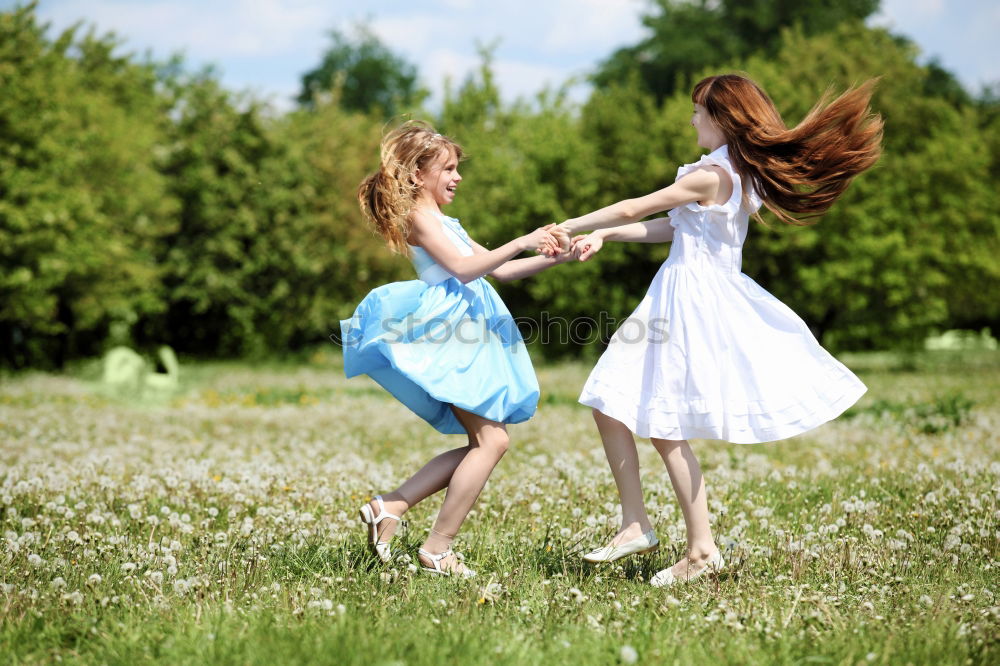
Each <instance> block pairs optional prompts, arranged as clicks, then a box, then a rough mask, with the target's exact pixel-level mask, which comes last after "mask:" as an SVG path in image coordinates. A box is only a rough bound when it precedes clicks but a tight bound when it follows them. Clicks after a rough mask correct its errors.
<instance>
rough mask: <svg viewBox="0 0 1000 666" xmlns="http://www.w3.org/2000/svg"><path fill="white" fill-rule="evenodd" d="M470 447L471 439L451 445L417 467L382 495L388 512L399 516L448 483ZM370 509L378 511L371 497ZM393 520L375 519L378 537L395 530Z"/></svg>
mask: <svg viewBox="0 0 1000 666" xmlns="http://www.w3.org/2000/svg"><path fill="white" fill-rule="evenodd" d="M471 450H472V445H471V440H470V445H469V446H463V447H462V448H460V449H452V450H451V451H445V452H444V453H442V454H440V455H438V456H435V457H434V458H432V459H431V461H430V462H428V463H427V464H426V465H424V466H423V467H421V468H420V469H419V470H418V471H417V473H416V474H414V475H413V476H411V477H410V478H409V479H407V480H406V481H404V482H403V485H401V486H400V487H399V488H397V489H396V490H393V491H392V492H389V493H385V494H383V495H382V501H383V502H384V504H385V509H386V511H388V512H389V513H392V514H395V515H397V516H402V515H403V514H404V513H406V512H407V511H408V510H409V509H410V508H411V507H413V506H416V505H417V504H419V503H420V502H421V501H423V500H424V499H426V498H428V497H430V496H431V495H433V494H434V493H436V492H438V491H439V490H442V489H444V488H447V487H448V483H449V482H450V481H451V477H452V475H453V474H454V473H455V469H456V468H457V467H458V466H459V464H460V463H461V462H462V460H463V459H464V458H465V456H466V454H467V453H469V451H471ZM371 505H372V511H374V512H376V513H377V512H378V506H377V504H376V502H375V500H374V499H373V500H372V501H371ZM397 526H398V523H397V521H395V520H391V519H386V520H383V521H382V522H380V523H379V532H378V535H379V540H381V541H388V540H389V539H391V538H392V535H393V534H395V533H396V528H397Z"/></svg>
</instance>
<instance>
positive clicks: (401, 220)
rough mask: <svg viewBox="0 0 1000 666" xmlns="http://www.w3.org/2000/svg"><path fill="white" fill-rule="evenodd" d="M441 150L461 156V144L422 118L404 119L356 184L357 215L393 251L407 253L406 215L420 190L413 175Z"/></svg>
mask: <svg viewBox="0 0 1000 666" xmlns="http://www.w3.org/2000/svg"><path fill="white" fill-rule="evenodd" d="M442 150H450V151H453V152H454V153H455V157H456V158H457V159H459V160H461V159H462V155H463V153H462V147H461V146H459V145H458V144H457V143H456V142H455V141H453V140H451V139H449V138H448V137H446V136H442V135H441V134H438V133H437V132H436V131H435V130H434V128H433V127H431V126H430V125H429V124H427V123H425V122H423V121H419V120H411V121H408V122H406V123H404V124H402V125H400V126H399V127H397V128H396V129H394V130H392V131H391V132H389V133H388V134H387V135H386V136H385V138H383V139H382V145H381V147H380V149H379V152H380V154H381V160H380V163H379V167H378V170H377V171H375V173H372V174H371V175H369V176H367V177H366V178H365V179H364V180H363V181H361V185H360V186H358V203H359V204H360V205H361V214H362V215H363V216H364V218H365V219H366V220H367V221H368V222H369V223H370V224H371V225H372V227H373V228H374V229H375V232H376V233H377V234H378V235H380V236H381V237H382V238H384V239H385V242H386V244H387V245H388V246H389V249H390V250H392V251H393V252H397V253H399V254H402V255H409V253H410V248H409V245H407V243H406V238H407V237H408V236H409V235H410V222H409V215H410V209H411V208H412V207H413V202H414V201H416V198H417V194H418V193H419V191H420V188H419V187H418V186H417V184H416V183H415V182H414V178H413V177H414V174H416V172H417V169H421V168H424V167H426V166H427V164H428V163H429V162H431V161H432V160H434V159H435V158H436V157H437V156H438V155H439V154H440V153H441V151H442Z"/></svg>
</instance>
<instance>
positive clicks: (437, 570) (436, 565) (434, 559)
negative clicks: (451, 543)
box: [417, 548, 476, 578]
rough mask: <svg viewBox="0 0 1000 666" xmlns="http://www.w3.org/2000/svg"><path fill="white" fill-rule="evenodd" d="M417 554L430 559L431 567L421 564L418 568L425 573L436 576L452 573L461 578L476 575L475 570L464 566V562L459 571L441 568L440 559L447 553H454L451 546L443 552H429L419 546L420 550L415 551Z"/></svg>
mask: <svg viewBox="0 0 1000 666" xmlns="http://www.w3.org/2000/svg"><path fill="white" fill-rule="evenodd" d="M417 554H418V555H423V556H424V557H426V558H427V559H429V560H430V561H431V564H432V565H433V568H431V567H423V566H422V567H420V570H421V571H423V572H425V573H429V574H434V575H436V576H450V575H452V574H453V573H454V574H455V575H458V576H461V577H462V578H474V577H475V576H476V572H475V571H473V570H472V569H470V568H469V567H467V566H465V565H464V564H463V565H462V569H461V571H454V570H449V569H442V568H441V560H443V559H444V558H446V557H448V556H449V555H454V554H455V552H454V551H453V550H452V549H451V548H449V549H448V550H446V551H444V552H443V553H431V552H428V551H426V550H424V549H423V548H421V549H420V550H418V551H417Z"/></svg>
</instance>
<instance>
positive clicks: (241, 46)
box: [0, 0, 1000, 109]
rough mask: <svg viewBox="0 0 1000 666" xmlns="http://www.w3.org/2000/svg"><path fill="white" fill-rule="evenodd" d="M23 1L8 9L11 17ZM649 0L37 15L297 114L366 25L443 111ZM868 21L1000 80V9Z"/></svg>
mask: <svg viewBox="0 0 1000 666" xmlns="http://www.w3.org/2000/svg"><path fill="white" fill-rule="evenodd" d="M18 4H23V2H20V1H18V0H0V8H2V9H4V10H9V9H11V8H13V7H14V6H16V5H18ZM647 6H648V3H647V2H646V0H505V1H504V2H493V1H484V0H480V1H478V2H477V1H476V0H426V1H423V0H381V1H379V2H373V1H371V0H41V1H40V2H39V5H38V15H39V17H40V18H41V19H42V20H43V21H44V22H48V23H50V24H51V26H52V30H53V32H54V31H58V30H62V29H63V28H66V27H68V26H70V25H72V24H73V23H75V22H77V21H81V20H83V21H84V22H85V24H92V25H94V26H96V28H97V31H98V33H101V34H103V33H106V32H111V31H113V32H115V33H116V34H117V35H118V36H119V37H120V38H121V39H122V40H123V46H122V47H121V51H122V52H128V51H131V52H135V53H137V54H141V53H144V52H147V51H149V52H150V53H152V55H153V56H154V57H156V58H166V57H168V56H169V55H171V54H175V53H181V54H183V55H184V58H185V61H186V63H187V66H188V68H190V69H196V68H200V67H202V66H205V65H214V66H215V67H216V68H217V70H218V71H219V73H220V76H221V79H222V81H223V83H224V84H225V85H226V86H227V87H229V88H231V89H234V90H250V91H252V92H254V93H255V94H256V95H257V96H261V97H265V98H268V99H270V100H271V102H272V103H273V104H274V105H275V107H276V108H278V109H287V108H290V107H291V106H292V101H291V98H293V97H294V96H295V95H296V94H297V93H298V90H299V87H300V82H301V76H302V74H304V73H305V72H307V71H309V70H310V69H312V68H314V67H315V66H316V65H318V64H319V62H320V59H321V57H322V53H323V51H324V49H325V48H326V47H327V46H328V45H329V34H328V33H329V31H330V30H331V29H338V30H341V31H346V32H350V31H351V30H352V29H353V27H354V26H356V25H357V24H358V23H359V22H367V23H368V24H369V25H370V26H371V28H372V30H373V31H374V32H375V34H376V35H377V36H378V37H379V38H380V39H381V40H382V41H383V42H384V43H385V44H386V45H387V46H388V47H389V48H390V49H392V50H393V51H394V52H396V53H398V54H399V55H401V56H402V57H404V58H405V59H406V60H408V61H409V62H411V63H413V64H415V65H416V66H417V67H418V70H419V73H420V76H421V80H422V82H423V84H424V85H425V86H426V87H427V88H428V89H429V90H430V91H431V92H432V97H431V99H430V100H429V103H430V105H431V106H435V105H436V104H437V103H439V102H440V99H441V96H442V91H443V89H444V81H445V79H446V77H447V78H450V79H451V81H452V82H453V83H454V84H456V85H457V84H460V83H461V82H462V81H463V80H464V79H465V78H466V76H468V75H469V74H470V73H471V72H472V71H474V70H475V69H476V68H477V67H478V65H479V63H480V58H479V55H478V53H477V45H489V44H495V45H496V47H495V50H494V62H493V67H494V72H495V74H496V77H497V82H498V85H499V87H500V90H501V93H502V94H503V96H504V98H505V99H507V100H508V101H510V100H513V99H515V98H518V97H529V98H530V97H531V96H533V95H534V94H535V93H536V92H538V91H539V90H541V89H542V88H544V87H546V86H550V87H557V86H560V85H562V84H564V83H566V82H567V81H568V80H570V79H571V78H575V79H576V80H578V81H580V83H578V84H575V85H574V86H572V87H571V88H570V94H571V98H575V99H578V100H582V99H583V98H584V97H585V96H586V92H587V87H586V84H585V83H584V82H583V79H584V77H585V76H586V74H587V73H588V72H589V71H591V70H592V69H593V68H594V67H595V66H596V65H597V64H598V63H599V62H601V61H602V60H603V59H604V58H605V57H607V56H608V55H609V54H610V53H612V52H613V51H614V50H615V49H616V48H618V47H620V46H625V45H630V44H634V43H636V42H637V41H639V40H640V39H641V38H642V37H643V35H644V34H645V31H644V28H643V26H642V24H641V21H640V17H641V15H642V12H643V10H644V9H645V8H646V7H647ZM871 23H872V24H876V25H881V26H885V27H888V28H890V29H891V30H892V31H893V32H896V33H899V34H903V35H905V36H907V37H909V38H910V39H912V40H913V41H915V42H916V44H917V45H918V46H919V48H920V49H921V52H922V56H921V61H922V62H925V61H927V60H928V59H929V58H931V57H934V58H936V59H937V60H938V61H939V62H940V63H941V64H942V65H943V66H944V67H945V68H946V69H948V70H950V71H952V72H954V73H955V74H956V75H957V76H958V78H959V80H960V81H962V83H963V84H964V85H965V86H966V87H967V88H968V89H969V90H970V91H971V92H974V93H975V92H979V90H980V89H981V87H982V86H983V85H984V84H988V83H991V82H1000V44H998V42H1000V40H998V36H1000V2H997V0H947V1H946V0H882V9H881V11H880V12H879V14H878V15H877V16H874V17H872V19H871Z"/></svg>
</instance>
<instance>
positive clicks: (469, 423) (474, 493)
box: [422, 406, 510, 570]
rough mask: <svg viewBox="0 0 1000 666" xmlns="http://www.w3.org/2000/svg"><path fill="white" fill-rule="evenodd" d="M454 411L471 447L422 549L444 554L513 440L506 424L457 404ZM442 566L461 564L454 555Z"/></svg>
mask: <svg viewBox="0 0 1000 666" xmlns="http://www.w3.org/2000/svg"><path fill="white" fill-rule="evenodd" d="M452 410H453V411H454V412H455V415H456V416H457V417H458V420H459V421H460V422H461V424H462V425H463V426H464V427H465V430H466V432H468V433H469V446H470V450H469V452H468V453H466V454H465V456H464V457H463V458H462V461H461V462H460V463H459V465H458V467H456V468H455V471H454V473H453V474H452V476H451V482H450V483H449V484H448V494H447V495H445V498H444V504H443V505H442V506H441V512H440V513H439V514H438V517H437V520H436V521H435V522H434V528H433V529H432V530H431V533H430V535H429V536H428V537H427V540H426V541H425V542H424V545H423V549H424V550H426V551H428V552H430V553H443V552H444V551H446V550H448V548H450V547H451V543H452V541H453V540H454V539H455V535H457V534H458V530H459V529H460V528H461V527H462V523H463V522H464V521H465V517H466V516H468V515H469V511H470V510H472V506H473V505H474V504H475V503H476V500H477V499H479V494H480V493H481V492H482V490H483V487H484V486H485V485H486V481H487V480H488V479H489V478H490V474H491V473H492V472H493V468H494V467H496V465H497V463H498V462H500V458H502V457H503V455H504V453H506V451H507V446H508V444H509V441H510V440H509V438H508V436H507V428H506V426H505V425H504V424H502V423H497V422H496V421H490V420H488V419H484V418H483V417H481V416H478V415H476V414H472V413H470V412H467V411H465V410H462V409H459V408H457V407H454V406H453V407H452ZM422 559H423V558H422ZM424 566H430V561H429V560H428V561H426V562H424ZM440 566H441V568H442V569H446V570H448V569H452V570H456V569H460V568H461V566H462V565H461V564H459V563H458V562H457V561H456V560H455V559H454V557H453V556H452V557H447V558H445V559H444V560H441V562H440Z"/></svg>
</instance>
